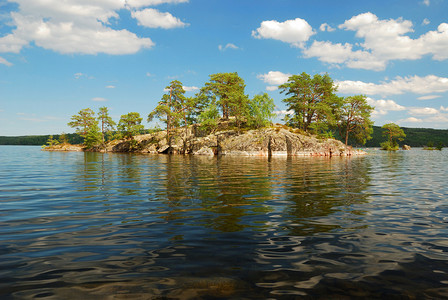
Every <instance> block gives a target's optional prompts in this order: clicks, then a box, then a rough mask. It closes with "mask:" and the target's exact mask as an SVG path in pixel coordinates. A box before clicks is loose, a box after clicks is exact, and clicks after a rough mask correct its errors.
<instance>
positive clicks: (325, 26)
mask: <svg viewBox="0 0 448 300" xmlns="http://www.w3.org/2000/svg"><path fill="white" fill-rule="evenodd" d="M319 30H320V31H328V32H332V31H335V30H336V29H335V28H333V27H331V26H330V25H328V24H327V23H323V24H321V25H320V27H319Z"/></svg>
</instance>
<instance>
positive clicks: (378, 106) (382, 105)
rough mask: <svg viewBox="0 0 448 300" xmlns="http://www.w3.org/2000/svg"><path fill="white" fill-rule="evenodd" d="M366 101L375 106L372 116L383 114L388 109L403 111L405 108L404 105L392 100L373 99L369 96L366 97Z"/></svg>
mask: <svg viewBox="0 0 448 300" xmlns="http://www.w3.org/2000/svg"><path fill="white" fill-rule="evenodd" d="M367 103H368V104H369V105H371V106H373V107H374V108H375V110H374V111H373V114H372V116H373V117H374V118H375V117H378V116H384V115H386V114H387V113H388V112H389V111H403V110H406V107H404V106H401V105H399V104H397V103H396V102H395V101H393V100H383V99H381V100H375V99H372V98H370V97H367Z"/></svg>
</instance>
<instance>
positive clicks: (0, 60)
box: [0, 57, 12, 67]
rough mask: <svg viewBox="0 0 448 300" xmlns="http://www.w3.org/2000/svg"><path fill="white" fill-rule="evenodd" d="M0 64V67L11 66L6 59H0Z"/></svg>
mask: <svg viewBox="0 0 448 300" xmlns="http://www.w3.org/2000/svg"><path fill="white" fill-rule="evenodd" d="M0 64H1V65H5V66H8V67H10V66H12V63H10V62H9V61H7V60H6V59H4V58H3V57H0Z"/></svg>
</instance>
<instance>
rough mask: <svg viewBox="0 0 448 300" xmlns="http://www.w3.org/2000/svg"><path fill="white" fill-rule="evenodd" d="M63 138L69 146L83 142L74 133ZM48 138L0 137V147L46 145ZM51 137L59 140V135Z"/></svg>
mask: <svg viewBox="0 0 448 300" xmlns="http://www.w3.org/2000/svg"><path fill="white" fill-rule="evenodd" d="M65 136H66V137H67V140H68V142H69V143H70V144H82V143H83V141H84V139H83V138H82V137H80V136H79V135H78V134H76V133H66V134H65ZM49 137H50V135H25V136H0V145H24V146H42V145H45V144H46V143H47V141H48V138H49ZM52 137H53V139H55V140H59V138H60V134H54V135H52Z"/></svg>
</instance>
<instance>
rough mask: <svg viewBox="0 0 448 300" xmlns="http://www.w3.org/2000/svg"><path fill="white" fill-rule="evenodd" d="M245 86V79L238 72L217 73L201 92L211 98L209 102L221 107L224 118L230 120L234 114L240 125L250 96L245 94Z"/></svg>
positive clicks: (245, 113)
mask: <svg viewBox="0 0 448 300" xmlns="http://www.w3.org/2000/svg"><path fill="white" fill-rule="evenodd" d="M245 87H246V85H245V84H244V80H243V79H242V78H241V77H239V76H238V73H236V72H234V73H217V74H213V75H210V81H209V82H207V83H206V84H205V87H204V88H202V90H201V92H202V94H203V95H206V96H207V97H208V98H209V102H211V103H213V104H216V105H217V106H218V108H219V109H221V112H222V117H223V118H224V119H226V120H228V119H229V117H231V116H233V117H235V120H236V123H237V124H238V126H240V124H241V121H242V119H243V118H244V117H245V116H246V115H247V112H248V100H249V98H248V96H247V95H245V94H244V89H245Z"/></svg>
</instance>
